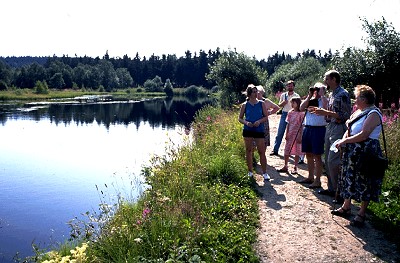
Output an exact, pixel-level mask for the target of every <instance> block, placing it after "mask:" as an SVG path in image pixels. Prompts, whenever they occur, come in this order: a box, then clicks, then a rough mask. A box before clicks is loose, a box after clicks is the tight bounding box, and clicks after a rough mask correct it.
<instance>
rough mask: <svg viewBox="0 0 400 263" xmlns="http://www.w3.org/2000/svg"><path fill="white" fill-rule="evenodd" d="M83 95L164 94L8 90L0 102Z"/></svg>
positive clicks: (127, 90) (148, 95)
mask: <svg viewBox="0 0 400 263" xmlns="http://www.w3.org/2000/svg"><path fill="white" fill-rule="evenodd" d="M83 95H113V97H114V98H124V99H129V98H137V97H157V96H158V97H160V96H165V93H164V92H144V90H143V89H141V88H138V89H135V88H131V89H126V90H120V91H117V92H100V91H93V90H85V89H80V90H72V89H66V90H53V89H49V90H48V93H46V94H40V93H37V92H36V90H35V89H10V90H6V91H0V101H11V100H13V101H15V100H17V101H18V100H21V101H40V100H49V99H67V98H74V97H79V96H83Z"/></svg>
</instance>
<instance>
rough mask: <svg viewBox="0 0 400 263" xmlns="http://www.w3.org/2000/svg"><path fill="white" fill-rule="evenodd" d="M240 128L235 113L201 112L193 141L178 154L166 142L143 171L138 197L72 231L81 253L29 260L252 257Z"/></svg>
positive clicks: (252, 205) (254, 212) (249, 185)
mask: <svg viewBox="0 0 400 263" xmlns="http://www.w3.org/2000/svg"><path fill="white" fill-rule="evenodd" d="M241 129H242V126H241V125H240V123H238V122H237V113H236V112H231V111H223V110H221V109H218V108H214V107H207V108H205V109H203V110H201V111H200V112H198V114H197V116H196V120H195V122H194V124H193V132H194V134H193V139H194V141H193V143H191V144H187V145H186V146H185V147H182V148H181V149H180V150H179V151H175V150H173V148H174V147H172V146H170V147H171V148H167V149H166V155H165V156H159V157H155V158H154V159H153V161H152V165H151V167H148V168H147V169H145V170H144V173H145V175H146V178H147V183H148V184H149V185H150V186H151V189H149V190H148V191H147V192H145V194H144V195H143V196H142V197H141V198H140V200H138V201H137V202H130V200H122V199H121V200H119V203H118V205H117V206H114V205H113V204H105V203H104V204H103V205H102V211H101V213H100V214H99V215H98V216H97V218H96V220H92V221H89V222H86V223H83V222H82V224H83V225H81V226H80V227H79V228H75V229H79V231H76V232H75V237H76V238H77V239H76V240H78V241H79V242H84V243H82V245H80V246H79V248H78V249H75V250H74V253H75V252H76V251H78V250H79V251H81V250H82V247H84V249H85V251H84V252H85V253H84V254H82V253H81V254H79V256H78V255H74V256H73V255H72V254H71V252H69V251H67V249H63V250H61V251H59V253H57V254H56V253H55V252H51V253H48V254H42V253H38V254H37V256H36V258H35V260H36V261H38V262H42V261H44V260H46V259H48V260H49V261H48V262H60V260H61V258H62V257H66V256H70V257H71V258H70V259H72V257H74V258H75V259H77V258H80V260H83V259H84V261H82V262H258V258H257V256H256V254H255V251H254V250H253V247H252V244H253V243H254V242H255V240H256V228H257V227H258V224H259V222H258V206H257V200H258V196H257V193H256V192H255V190H254V189H255V188H254V187H253V183H254V181H253V180H254V179H250V178H249V177H247V176H246V169H247V168H246V166H245V163H244V161H243V156H244V146H243V142H242V138H241ZM117 207H118V209H116V208H117ZM110 208H115V209H110ZM90 218H92V217H90ZM95 226H96V227H95ZM71 244H74V245H76V243H74V242H72V243H71ZM75 254H76V253H75ZM51 258H52V260H53V261H51V260H50V259H51Z"/></svg>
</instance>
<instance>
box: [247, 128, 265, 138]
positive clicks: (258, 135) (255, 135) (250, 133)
mask: <svg viewBox="0 0 400 263" xmlns="http://www.w3.org/2000/svg"><path fill="white" fill-rule="evenodd" d="M243 137H245V138H264V132H256V131H249V130H243Z"/></svg>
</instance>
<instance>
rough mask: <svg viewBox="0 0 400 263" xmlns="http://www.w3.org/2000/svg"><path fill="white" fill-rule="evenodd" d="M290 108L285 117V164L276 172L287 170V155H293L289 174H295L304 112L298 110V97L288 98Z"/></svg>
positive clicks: (299, 151)
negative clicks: (292, 163) (292, 164)
mask: <svg viewBox="0 0 400 263" xmlns="http://www.w3.org/2000/svg"><path fill="white" fill-rule="evenodd" d="M290 103H291V104H292V109H291V110H290V111H289V112H288V115H287V117H286V122H287V126H286V138H285V139H286V145H285V152H284V154H285V156H284V158H285V166H283V168H281V169H279V170H278V172H285V173H287V172H288V162H289V156H290V155H294V167H293V170H292V171H290V173H291V174H297V164H298V162H299V156H300V155H302V154H303V153H302V152H301V137H302V134H303V123H302V122H303V120H304V112H301V111H300V104H301V99H300V98H292V99H291V100H290Z"/></svg>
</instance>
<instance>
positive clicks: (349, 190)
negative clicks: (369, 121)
mask: <svg viewBox="0 0 400 263" xmlns="http://www.w3.org/2000/svg"><path fill="white" fill-rule="evenodd" d="M365 151H369V152H376V153H378V155H382V149H381V146H380V144H379V140H374V139H368V140H366V141H363V142H358V143H349V144H346V145H345V148H344V153H343V156H342V160H343V164H342V173H341V176H340V178H339V189H340V195H341V197H343V198H345V199H354V200H356V201H358V202H361V201H374V202H379V195H380V193H381V186H382V178H376V177H372V178H371V177H366V176H364V175H363V174H361V173H360V171H359V169H357V166H358V164H359V159H360V154H361V152H365ZM371 165H373V164H371Z"/></svg>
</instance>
